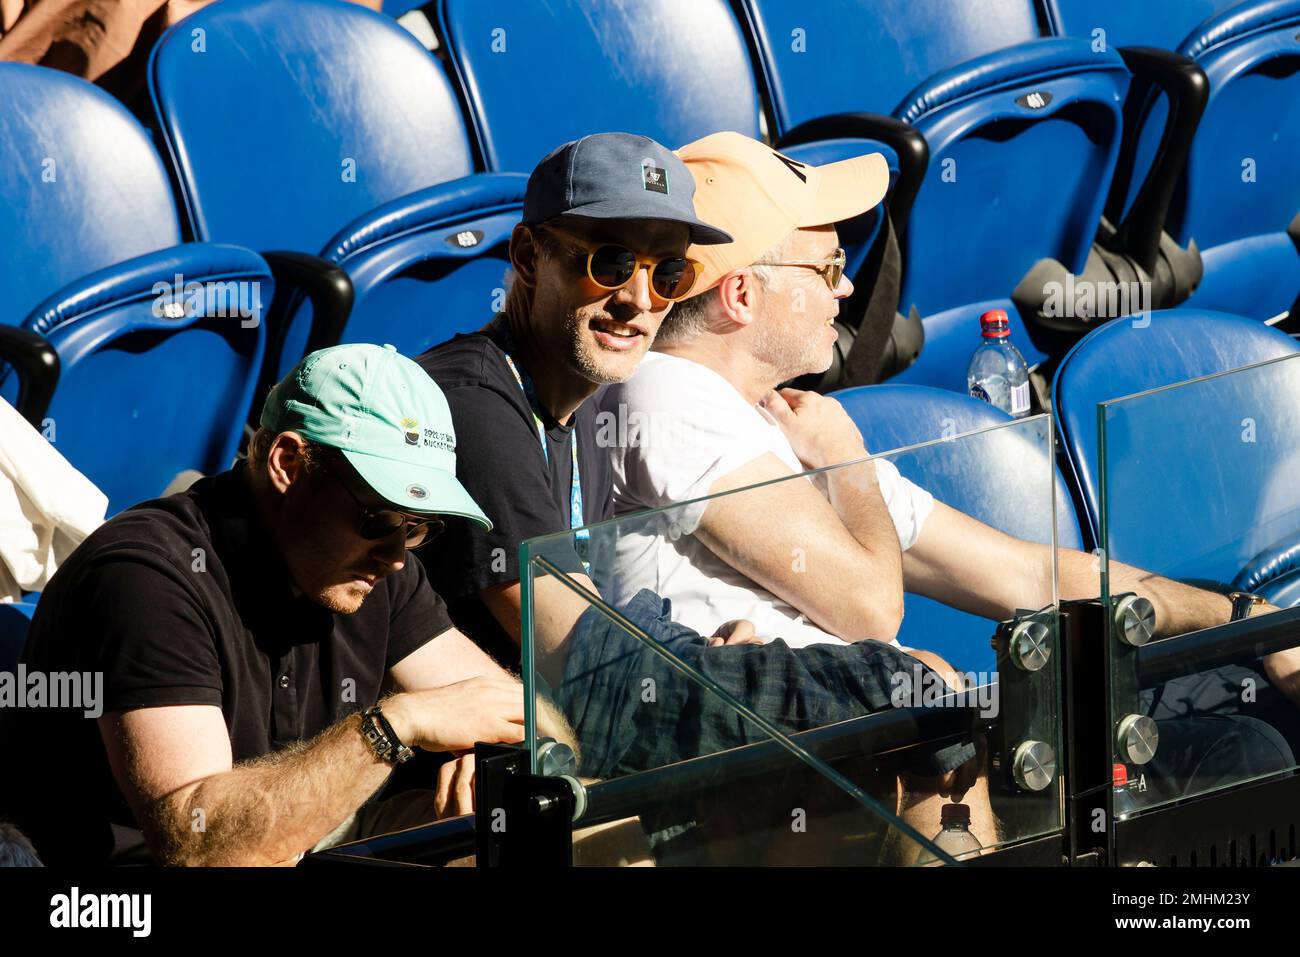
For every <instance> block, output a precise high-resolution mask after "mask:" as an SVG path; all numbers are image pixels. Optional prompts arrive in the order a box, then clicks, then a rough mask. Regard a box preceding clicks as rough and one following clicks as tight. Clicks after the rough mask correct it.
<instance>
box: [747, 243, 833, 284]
mask: <svg viewBox="0 0 1300 957" xmlns="http://www.w3.org/2000/svg"><path fill="white" fill-rule="evenodd" d="M847 260H848V256H847V255H846V254H845V252H844V250H843V249H838V248H837V249H836V250H835V252H833V253H831V258H830V259H790V260H787V261H785V262H779V263H769V262H757V263H754V265H755V266H802V267H804V268H805V269H814V270H816V271H817V273H818V274H820V275H821V277H822V279H824V280H826V285H828V286H829V287H830V289H831V292H834V291H835V287H836V286H838V285H839V284H840V280H841V279H842V278H844V264H845V262H846V261H847Z"/></svg>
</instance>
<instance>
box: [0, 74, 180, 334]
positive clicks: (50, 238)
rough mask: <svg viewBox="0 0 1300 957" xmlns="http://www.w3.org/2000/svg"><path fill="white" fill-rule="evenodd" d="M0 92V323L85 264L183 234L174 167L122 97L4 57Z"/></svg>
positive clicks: (92, 266) (151, 248) (19, 315)
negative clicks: (1, 251) (170, 176)
mask: <svg viewBox="0 0 1300 957" xmlns="http://www.w3.org/2000/svg"><path fill="white" fill-rule="evenodd" d="M0 90H3V91H4V95H3V97H2V98H0V236H4V237H5V247H6V248H5V255H4V256H3V257H0V289H2V290H3V291H4V294H3V296H0V324H5V325H17V324H19V323H21V322H22V320H23V319H24V318H26V316H27V314H28V313H30V312H31V311H32V310H33V309H35V308H36V305H37V304H38V303H39V302H41V301H42V300H43V299H45V297H46V296H48V295H49V294H50V293H52V292H54V290H56V289H58V288H59V287H61V286H65V285H67V284H68V283H70V282H72V280H74V279H79V278H80V277H82V276H84V275H85V274H86V273H88V272H93V271H94V270H96V269H102V268H104V267H105V266H111V265H113V264H114V263H119V262H122V261H123V260H126V259H130V258H132V257H133V256H140V255H143V254H144V253H151V252H156V251H157V250H159V249H165V248H167V247H168V246H175V245H176V244H177V243H179V242H180V241H181V230H180V222H179V220H178V219H177V216H176V205H175V202H174V200H173V199H172V194H171V187H170V186H169V185H168V181H167V170H166V168H165V167H164V166H163V164H162V161H161V160H160V159H159V158H158V154H157V152H156V151H155V150H154V148H153V144H152V143H151V142H150V140H149V135H148V134H147V133H146V132H145V130H144V129H143V128H142V127H141V126H140V124H139V123H137V122H136V121H135V120H134V119H133V118H132V117H131V115H130V114H129V113H127V112H126V111H125V110H123V109H122V108H121V107H120V106H119V105H118V103H117V102H116V101H115V100H113V99H112V98H111V97H109V96H108V95H107V94H106V93H102V92H100V90H99V89H98V88H96V87H93V86H90V85H89V84H87V83H85V82H84V81H81V80H78V79H77V78H75V77H73V76H70V75H69V74H66V73H62V72H59V71H57V70H49V69H39V68H37V67H32V66H26V65H24V64H18V63H0ZM168 278H169V279H170V278H171V277H168Z"/></svg>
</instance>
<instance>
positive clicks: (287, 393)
mask: <svg viewBox="0 0 1300 957" xmlns="http://www.w3.org/2000/svg"><path fill="white" fill-rule="evenodd" d="M261 424H262V426H263V427H265V428H267V429H270V430H271V431H273V432H275V433H276V434H277V435H278V434H279V433H281V432H297V433H298V434H299V435H301V436H302V437H303V438H304V439H308V440H310V441H312V442H319V443H320V444H321V445H328V446H332V447H333V448H336V449H339V450H340V451H341V452H342V453H343V455H344V456H345V457H346V458H347V460H348V462H350V463H351V464H352V467H353V468H355V469H356V470H357V472H358V473H359V474H360V475H361V477H362V478H363V479H365V481H366V483H367V484H368V485H369V486H370V487H371V488H372V489H374V490H375V492H377V493H378V494H379V495H380V496H381V497H382V498H384V499H385V500H387V501H389V502H391V503H392V504H393V506H394V507H395V508H396V509H398V510H399V511H403V512H416V513H425V512H427V513H433V514H438V515H459V516H461V517H463V518H468V519H470V520H471V521H474V522H477V523H478V524H479V525H482V526H483V527H484V528H486V529H491V528H492V523H491V522H490V521H489V520H488V517H487V516H486V515H484V514H483V510H482V509H480V508H479V507H478V505H477V504H475V502H474V499H472V498H470V494H469V492H467V491H465V486H463V485H461V484H460V481H459V480H458V479H457V478H456V429H455V427H454V426H453V424H452V421H451V410H450V409H449V408H448V407H447V398H446V396H444V395H443V394H442V390H441V389H439V388H438V385H437V383H435V382H434V381H433V379H431V378H430V377H429V374H428V373H427V372H425V371H424V370H423V369H421V368H420V367H419V366H418V365H416V364H415V363H414V362H412V361H411V360H410V359H408V358H406V356H404V355H402V354H401V353H399V352H398V351H397V349H396V348H395V347H393V346H390V345H385V346H376V345H369V344H361V343H357V344H351V345H341V346H331V347H330V348H328V349H319V350H317V351H316V352H313V353H312V354H311V355H309V356H307V357H306V358H304V359H303V360H302V361H301V362H299V363H298V365H297V366H296V367H295V368H294V369H293V371H292V372H290V373H289V374H288V375H287V376H285V377H284V378H283V379H281V380H280V382H279V383H278V384H277V385H276V386H275V388H273V389H272V390H271V394H270V395H269V396H267V398H266V404H265V405H263V406H262V418H261Z"/></svg>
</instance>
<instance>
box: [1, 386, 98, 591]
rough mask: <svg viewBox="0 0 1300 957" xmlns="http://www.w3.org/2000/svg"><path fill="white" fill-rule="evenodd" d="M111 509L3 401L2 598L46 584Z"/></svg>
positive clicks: (43, 438)
mask: <svg viewBox="0 0 1300 957" xmlns="http://www.w3.org/2000/svg"><path fill="white" fill-rule="evenodd" d="M107 509H108V496H106V495H105V494H104V493H103V492H101V491H100V490H99V489H98V488H97V487H96V486H95V484H94V483H93V482H91V481H90V480H89V479H88V478H86V477H85V476H84V475H82V474H81V473H80V472H78V471H77V470H76V469H75V468H73V467H72V465H71V464H69V462H68V460H67V459H65V458H64V457H63V456H62V455H60V454H59V452H58V451H57V450H56V449H55V447H54V446H53V445H51V444H50V443H49V442H47V441H46V440H45V437H44V436H42V435H41V433H39V432H38V431H36V429H34V428H32V426H31V424H30V423H29V422H28V421H27V420H26V419H24V418H23V417H22V416H21V415H19V414H18V412H17V410H16V409H14V407H13V406H11V405H10V404H9V403H8V402H5V401H3V400H0V601H5V602H11V601H19V600H20V599H21V598H22V595H23V593H24V592H29V591H40V590H41V589H43V588H44V587H45V583H46V582H48V581H49V580H50V576H52V575H53V574H54V571H55V569H57V568H58V567H59V564H60V563H61V562H62V561H63V560H64V559H65V558H67V557H68V555H69V554H71V553H72V550H73V549H74V548H76V547H77V546H78V545H80V544H81V542H82V541H83V540H84V539H85V538H86V536H87V535H89V534H90V533H91V532H93V531H94V530H95V529H96V528H98V527H99V526H100V525H101V524H102V523H103V521H104V512H105V511H107Z"/></svg>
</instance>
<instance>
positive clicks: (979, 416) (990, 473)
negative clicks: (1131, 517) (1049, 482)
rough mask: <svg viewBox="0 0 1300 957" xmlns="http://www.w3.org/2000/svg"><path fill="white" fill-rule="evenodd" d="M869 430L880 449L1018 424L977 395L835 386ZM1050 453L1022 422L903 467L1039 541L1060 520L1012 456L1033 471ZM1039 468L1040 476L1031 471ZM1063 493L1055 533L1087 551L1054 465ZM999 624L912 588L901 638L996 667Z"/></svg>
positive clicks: (926, 484)
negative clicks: (1012, 478)
mask: <svg viewBox="0 0 1300 957" xmlns="http://www.w3.org/2000/svg"><path fill="white" fill-rule="evenodd" d="M832 395H833V397H834V398H836V399H838V400H839V402H840V403H841V404H842V405H843V406H844V408H845V410H846V411H847V412H848V413H849V415H850V416H851V417H852V418H853V421H854V422H855V423H857V426H858V428H859V429H860V430H861V431H862V438H863V440H864V441H865V442H866V445H867V448H868V449H870V450H871V451H872V452H885V451H888V450H892V449H899V448H906V447H908V446H911V445H917V444H920V443H923V442H932V441H934V440H935V439H937V438H940V437H941V436H943V435H949V436H959V435H963V434H965V433H968V432H974V431H977V430H981V429H986V428H989V427H991V426H995V425H1001V424H1004V423H1006V422H1010V421H1013V420H1012V419H1011V417H1010V416H1009V415H1007V414H1006V413H1005V412H1002V411H1001V410H1000V409H995V408H994V407H993V406H991V405H989V404H988V403H987V402H981V401H979V400H978V399H972V398H970V397H969V396H965V395H957V394H956V393H953V392H950V391H947V390H944V389H935V388H931V387H928V386H916V385H894V384H892V383H891V384H888V385H876V386H865V387H863V388H857V389H846V390H844V391H842V392H835V393H832ZM1051 457H1052V456H1051V452H1050V450H1049V449H1046V448H1041V449H1039V448H1036V447H1035V446H1034V444H1033V443H1031V442H1030V441H1029V439H1028V437H1027V435H1026V434H1025V433H1024V432H1022V431H1020V430H1018V429H1007V430H1003V431H1001V432H999V433H996V434H995V437H990V438H984V439H977V440H974V441H972V440H969V439H968V440H964V441H962V440H959V441H956V442H953V443H952V444H947V443H945V444H943V445H939V446H932V447H931V448H929V449H925V450H923V451H921V452H918V453H917V454H915V455H909V456H905V457H903V458H902V459H900V460H899V468H900V471H902V472H903V474H904V475H905V476H906V477H907V478H909V479H911V480H912V481H913V482H915V483H916V484H918V485H920V486H921V487H922V488H925V489H927V490H928V491H929V492H930V493H931V494H933V495H934V497H935V498H937V499H938V500H940V501H942V502H944V503H945V504H947V505H950V506H952V507H953V508H955V509H958V510H959V511H962V512H965V513H966V514H968V515H971V516H973V517H975V518H977V519H979V520H980V521H982V522H985V523H987V524H989V525H991V526H993V527H994V528H997V529H1000V530H1002V531H1004V532H1007V533H1008V534H1011V535H1015V536H1017V537H1020V538H1024V539H1028V540H1031V541H1042V542H1046V541H1047V540H1048V539H1047V537H1046V536H1045V535H1044V532H1045V531H1046V530H1047V529H1049V528H1050V527H1051V522H1052V520H1053V517H1052V510H1051V505H1052V503H1051V502H1050V501H1049V500H1048V498H1047V495H1046V492H1045V489H1046V483H1045V482H1044V481H1043V480H1042V479H1040V480H1039V481H1038V482H1036V483H1030V484H1026V485H1017V484H1016V483H1014V482H1009V481H1008V474H1007V472H1008V468H1009V466H1008V462H1012V461H1014V462H1022V463H1023V464H1024V465H1025V467H1026V468H1029V469H1032V468H1034V467H1036V466H1037V465H1039V464H1041V467H1042V469H1043V470H1044V471H1043V472H1040V473H1039V474H1040V475H1042V476H1044V477H1045V476H1046V471H1045V470H1046V469H1047V468H1049V467H1052V466H1051V462H1050V459H1051ZM1028 474H1032V473H1028ZM1053 476H1054V478H1055V483H1056V486H1055V497H1056V525H1057V529H1056V536H1057V544H1058V546H1059V547H1062V548H1080V547H1082V544H1083V541H1082V537H1081V535H1080V530H1079V523H1078V520H1077V519H1076V517H1075V514H1074V507H1073V505H1072V503H1071V499H1070V494H1069V491H1068V489H1067V487H1066V485H1065V482H1064V481H1063V479H1062V478H1061V475H1060V473H1059V472H1056V471H1055V470H1053ZM993 629H994V625H993V623H992V622H989V621H988V620H986V619H983V618H980V617H977V616H975V615H970V614H967V613H966V612H963V611H958V610H956V609H953V608H949V607H948V606H947V605H944V604H941V603H939V602H936V601H933V600H932V599H929V598H925V597H923V596H921V595H910V594H909V595H908V596H907V604H906V609H905V614H904V616H903V627H902V630H901V631H900V632H899V636H898V640H899V641H900V642H901V643H902V644H903V645H904V646H906V647H914V648H923V649H925V650H928V651H934V652H936V653H938V654H939V655H942V656H943V657H944V658H945V659H947V660H948V661H949V663H951V664H952V665H954V666H955V667H958V668H962V669H968V670H992V663H993V655H992V652H991V651H990V649H989V644H988V639H989V637H990V636H991V635H992V634H993Z"/></svg>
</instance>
